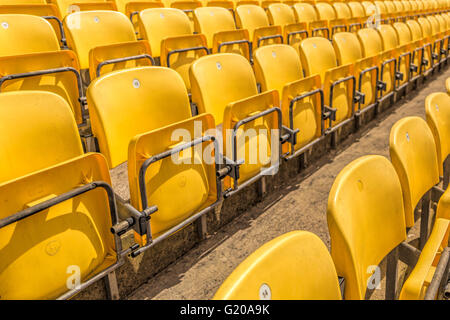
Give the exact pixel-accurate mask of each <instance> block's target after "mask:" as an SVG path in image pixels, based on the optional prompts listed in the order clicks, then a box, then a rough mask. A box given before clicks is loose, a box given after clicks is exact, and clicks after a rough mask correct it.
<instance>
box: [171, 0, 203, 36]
mask: <svg viewBox="0 0 450 320" xmlns="http://www.w3.org/2000/svg"><path fill="white" fill-rule="evenodd" d="M163 2H166V1H164V0H163ZM200 7H203V4H202V2H201V1H196V0H175V1H167V2H166V8H174V9H180V10H183V11H184V13H186V15H187V16H188V17H189V21H190V22H191V27H192V30H194V29H195V25H194V10H195V9H197V8H200Z"/></svg>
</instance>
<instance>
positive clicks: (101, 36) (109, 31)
mask: <svg viewBox="0 0 450 320" xmlns="http://www.w3.org/2000/svg"><path fill="white" fill-rule="evenodd" d="M64 29H65V30H66V32H67V44H68V46H69V48H71V49H72V50H73V51H75V53H76V54H77V56H78V59H79V62H80V67H81V69H83V70H85V69H89V75H90V80H93V79H94V78H93V77H94V76H99V75H102V74H105V73H107V72H110V71H114V70H119V69H125V68H132V67H135V66H141V65H144V66H146V65H151V64H152V57H151V52H147V51H148V50H149V46H148V45H147V44H146V43H144V42H142V43H141V42H140V43H137V40H136V34H135V31H134V28H133V25H132V24H131V22H130V20H129V19H128V18H127V17H126V16H125V15H124V14H123V13H120V12H116V11H106V10H98V11H95V10H94V11H80V12H74V13H71V14H70V15H68V16H67V17H66V18H65V19H64ZM100 67H101V69H100ZM84 80H85V82H86V83H89V81H87V80H86V79H84Z"/></svg>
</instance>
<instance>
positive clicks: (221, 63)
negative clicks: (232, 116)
mask: <svg viewBox="0 0 450 320" xmlns="http://www.w3.org/2000/svg"><path fill="white" fill-rule="evenodd" d="M189 79H190V81H191V92H192V101H193V102H195V103H196V104H197V106H198V111H199V113H204V112H207V113H211V114H212V115H213V116H214V119H215V123H216V125H220V124H221V123H222V122H223V116H224V111H225V108H226V107H227V105H228V104H229V103H231V102H235V101H238V100H241V99H244V98H248V97H250V96H253V95H256V94H257V93H258V90H257V87H256V79H255V76H254V73H253V70H252V67H251V65H250V63H249V61H248V60H247V59H245V58H244V57H243V56H241V55H237V54H233V53H221V54H214V55H210V56H204V57H201V58H200V59H198V60H197V61H195V62H194V63H192V65H191V68H190V70H189Z"/></svg>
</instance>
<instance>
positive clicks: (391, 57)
mask: <svg viewBox="0 0 450 320" xmlns="http://www.w3.org/2000/svg"><path fill="white" fill-rule="evenodd" d="M356 35H357V37H358V40H359V43H360V44H361V48H362V51H363V55H364V57H365V58H367V57H373V56H378V59H379V61H380V73H379V80H380V81H381V82H382V83H383V84H384V88H383V89H382V90H380V96H379V100H381V101H383V100H384V99H387V98H389V97H392V95H393V94H394V89H395V82H396V77H395V72H396V68H395V65H396V61H397V59H396V55H395V54H396V53H395V51H394V50H387V51H385V50H384V49H383V40H382V38H381V35H380V33H379V32H378V31H377V30H376V29H374V28H363V29H361V30H358V32H357V34H356Z"/></svg>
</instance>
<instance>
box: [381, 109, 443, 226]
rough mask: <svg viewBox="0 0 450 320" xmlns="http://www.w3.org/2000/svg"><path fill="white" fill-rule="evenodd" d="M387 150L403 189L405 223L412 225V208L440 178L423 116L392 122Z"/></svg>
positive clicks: (433, 148) (429, 131) (432, 143)
mask: <svg viewBox="0 0 450 320" xmlns="http://www.w3.org/2000/svg"><path fill="white" fill-rule="evenodd" d="M389 153H390V156H391V161H392V164H393V165H394V167H395V170H396V171H397V174H398V176H399V178H400V182H401V185H402V190H403V201H404V207H405V221H406V226H407V227H408V228H409V227H412V226H413V225H414V209H415V207H416V205H417V203H418V202H419V200H420V199H421V198H422V196H423V195H424V194H425V193H427V192H428V191H429V190H430V189H431V188H432V187H433V186H434V185H436V184H437V183H438V182H439V166H438V158H437V153H436V144H435V142H434V138H433V134H432V131H431V130H430V128H429V127H428V125H427V123H426V122H425V120H423V119H422V118H419V117H406V118H403V119H401V120H399V121H397V122H396V123H395V125H394V126H393V127H392V129H391V133H390V137H389Z"/></svg>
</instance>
